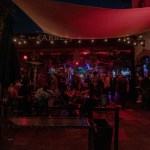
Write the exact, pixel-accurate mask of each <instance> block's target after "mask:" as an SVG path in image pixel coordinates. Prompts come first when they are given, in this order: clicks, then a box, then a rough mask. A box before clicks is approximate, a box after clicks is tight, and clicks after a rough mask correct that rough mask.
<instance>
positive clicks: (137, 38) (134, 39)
mask: <svg viewBox="0 0 150 150" xmlns="http://www.w3.org/2000/svg"><path fill="white" fill-rule="evenodd" d="M28 39H31V40H33V39H36V38H33V37H29V38H28ZM99 40H100V39H99ZM103 40H104V42H108V40H109V39H108V38H105V39H103ZM101 41H102V39H101ZM117 41H118V42H125V43H126V44H130V43H133V45H134V46H136V45H138V44H140V45H145V42H144V40H143V36H142V35H134V36H126V37H119V38H118V39H117ZM13 42H14V43H16V42H17V44H18V45H22V44H27V40H26V39H25V38H24V39H22V38H20V39H19V38H16V37H14V38H13ZM63 42H64V44H67V43H68V42H69V41H68V39H64V40H63ZM77 42H78V44H81V43H82V40H77ZM90 42H91V43H94V42H95V40H94V39H91V40H90ZM40 43H41V41H40V40H37V39H36V44H40ZM54 43H55V40H50V44H51V45H53V44H54Z"/></svg>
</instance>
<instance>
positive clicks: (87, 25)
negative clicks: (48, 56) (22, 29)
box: [12, 0, 150, 39]
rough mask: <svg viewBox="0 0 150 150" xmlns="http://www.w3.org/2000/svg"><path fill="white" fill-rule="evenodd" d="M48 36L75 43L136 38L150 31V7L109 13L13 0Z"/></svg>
mask: <svg viewBox="0 0 150 150" xmlns="http://www.w3.org/2000/svg"><path fill="white" fill-rule="evenodd" d="M12 1H13V2H14V3H15V4H16V5H17V6H18V7H19V8H21V9H22V10H23V11H24V12H25V13H26V14H27V15H28V16H29V17H30V18H31V19H32V20H33V21H35V23H37V25H39V26H40V27H41V28H42V29H43V31H44V32H46V33H50V34H53V35H57V36H61V37H66V38H72V39H100V38H114V37H120V36H127V35H133V34H137V33H141V32H145V31H148V30H149V29H150V7H145V8H130V9H109V8H99V7H90V6H81V5H74V4H68V3H62V2H55V1H51V0H44V1H42V0H12Z"/></svg>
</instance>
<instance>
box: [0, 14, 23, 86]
mask: <svg viewBox="0 0 150 150" xmlns="http://www.w3.org/2000/svg"><path fill="white" fill-rule="evenodd" d="M19 79H20V65H19V61H18V57H17V51H16V48H15V47H14V45H13V43H12V17H11V14H10V12H7V13H5V16H4V19H3V30H2V37H1V40H0V83H1V85H8V84H10V83H13V82H15V81H17V80H19Z"/></svg>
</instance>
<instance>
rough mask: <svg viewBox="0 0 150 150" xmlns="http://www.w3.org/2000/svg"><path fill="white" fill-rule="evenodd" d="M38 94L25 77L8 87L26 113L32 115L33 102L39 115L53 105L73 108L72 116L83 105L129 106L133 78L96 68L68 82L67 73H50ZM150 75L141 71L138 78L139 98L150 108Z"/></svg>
mask: <svg viewBox="0 0 150 150" xmlns="http://www.w3.org/2000/svg"><path fill="white" fill-rule="evenodd" d="M37 85H38V87H37V88H36V91H35V93H34V92H33V85H31V84H30V78H28V77H27V76H26V75H23V76H22V80H21V81H19V82H17V83H15V84H11V85H10V86H9V87H8V90H7V98H8V103H9V104H11V105H19V107H20V108H21V110H22V113H23V114H25V115H28V116H30V115H32V113H33V109H32V106H33V103H34V107H35V110H36V112H37V114H38V115H40V114H42V111H43V109H45V108H48V107H53V106H66V107H69V108H70V109H69V112H68V115H69V116H72V115H75V111H73V110H72V109H71V108H75V107H81V108H83V110H84V111H85V110H88V109H87V108H89V109H90V108H92V107H107V106H110V105H111V106H112V105H113V106H114V105H118V104H120V105H121V108H122V109H123V110H125V109H126V103H127V101H128V100H130V91H131V79H130V76H123V75H122V74H121V73H119V74H118V75H117V76H116V77H114V76H113V74H112V73H110V74H107V73H105V72H103V74H102V75H101V76H99V75H98V72H96V71H94V72H93V73H92V75H89V74H87V75H86V76H85V77H84V78H81V77H80V75H79V74H78V73H77V72H75V73H74V74H73V75H72V76H71V78H70V79H69V81H68V77H67V75H66V74H65V72H63V71H62V72H60V73H58V74H55V73H53V74H48V75H47V77H46V78H45V80H43V82H41V83H40V84H37ZM149 85H150V78H149V77H145V78H143V77H141V76H140V74H139V73H138V72H137V73H136V77H135V99H136V101H137V103H142V104H143V106H144V107H150V94H149V93H150V86H149Z"/></svg>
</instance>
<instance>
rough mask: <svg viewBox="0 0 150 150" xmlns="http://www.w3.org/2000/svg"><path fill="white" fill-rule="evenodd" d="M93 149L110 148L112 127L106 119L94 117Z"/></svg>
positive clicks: (103, 149) (108, 149) (104, 149)
mask: <svg viewBox="0 0 150 150" xmlns="http://www.w3.org/2000/svg"><path fill="white" fill-rule="evenodd" d="M93 127H94V150H111V143H112V135H113V128H112V127H111V126H110V125H109V123H108V121H107V120H106V119H94V126H93Z"/></svg>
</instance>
